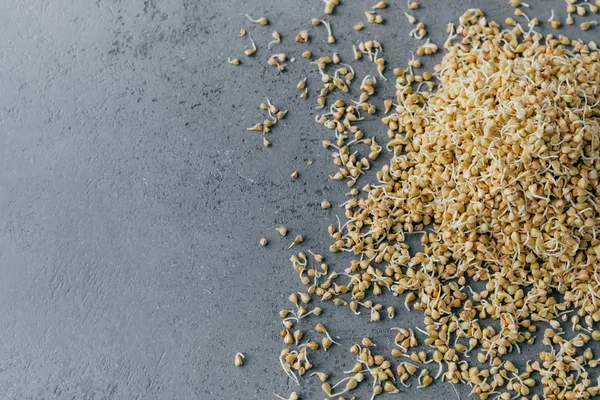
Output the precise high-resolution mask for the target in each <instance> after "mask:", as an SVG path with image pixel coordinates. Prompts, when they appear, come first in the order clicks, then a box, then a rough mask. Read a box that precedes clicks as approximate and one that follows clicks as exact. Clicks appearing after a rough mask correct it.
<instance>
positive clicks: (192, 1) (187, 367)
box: [0, 0, 599, 400]
mask: <svg viewBox="0 0 600 400" xmlns="http://www.w3.org/2000/svg"><path fill="white" fill-rule="evenodd" d="M419 2H420V3H421V9H420V10H418V11H417V12H415V13H414V14H415V15H417V16H418V17H419V18H420V19H421V20H423V21H424V22H425V24H426V25H427V27H428V31H429V36H430V37H431V40H432V41H433V42H435V43H437V44H438V45H440V47H441V45H442V44H443V42H444V40H445V38H446V36H447V34H446V25H447V23H448V22H451V21H454V20H455V19H457V18H458V17H459V16H460V14H462V12H464V11H465V10H467V9H469V8H475V7H480V8H482V9H484V11H485V12H486V15H487V16H488V18H489V19H496V20H498V21H503V20H504V18H505V17H507V16H510V15H512V11H513V10H512V9H511V8H510V7H509V6H508V4H507V2H506V1H501V0H498V1H492V0H457V1H442V0H437V1H434V0H422V1H419ZM375 3H376V1H371V2H368V1H366V2H363V1H351V0H346V1H343V2H342V3H341V5H340V6H339V7H338V8H336V11H335V14H334V15H332V16H329V17H327V19H328V20H329V21H330V22H331V24H332V28H333V33H334V35H335V36H336V38H337V43H336V44H335V45H329V44H328V43H327V35H326V31H325V29H324V27H322V26H320V27H316V28H315V27H312V26H311V25H310V18H311V17H323V16H324V14H323V2H322V1H321V0H310V1H293V0H278V1H275V0H264V1H252V2H250V1H242V0H231V1H208V0H173V1H166V0H95V1H74V0H70V1H67V0H63V1H51V0H4V1H3V2H2V3H1V4H0V33H1V37H2V40H1V42H0V337H1V338H2V340H0V393H2V395H0V397H2V398H6V399H90V400H92V399H93V400H96V399H111V400H112V399H123V400H125V399H126V400H132V399H203V400H204V399H206V400H212V399H271V398H274V397H273V396H272V392H277V393H279V394H282V395H284V396H287V395H289V393H290V392H291V391H292V390H295V391H298V392H300V393H301V394H302V395H303V398H304V399H322V398H323V397H325V396H324V395H323V393H322V392H321V391H320V389H319V385H320V382H318V381H317V380H316V378H314V377H313V378H308V377H307V378H305V379H303V381H302V382H303V385H302V386H301V387H296V386H294V384H293V383H292V382H290V381H288V380H287V379H286V376H285V374H284V373H283V371H282V370H281V367H280V365H279V363H278V360H277V355H278V354H279V352H280V350H281V348H282V346H283V345H282V341H281V338H280V336H279V331H280V329H281V321H280V319H279V317H278V311H279V310H280V309H281V308H284V307H287V306H289V303H288V302H287V296H288V294H289V293H290V292H292V291H294V290H296V291H297V290H301V288H302V285H301V283H300V282H299V280H298V277H297V276H296V274H295V273H294V271H293V269H292V267H291V264H290V262H289V257H290V256H291V255H292V252H293V249H289V250H288V246H289V244H290V243H291V240H292V239H293V237H295V236H296V235H298V234H302V235H304V237H305V241H304V243H302V244H301V245H299V246H297V249H298V250H304V251H307V250H309V249H312V250H313V251H315V252H319V253H322V254H324V255H325V256H326V258H327V262H328V263H329V264H330V268H331V269H333V270H340V271H341V270H342V269H343V268H345V267H346V265H347V262H348V260H349V259H348V258H346V257H344V256H333V255H330V254H328V251H327V249H328V248H329V245H330V244H331V239H330V238H329V236H328V234H327V227H328V225H330V224H336V223H337V222H336V215H337V216H339V217H340V218H342V219H343V208H340V207H338V205H339V204H341V203H342V202H344V201H345V200H346V199H347V197H346V196H345V193H346V192H347V191H348V189H347V188H346V186H345V185H344V183H343V182H342V183H340V182H334V181H332V180H330V179H329V178H328V176H329V175H330V174H332V173H335V171H336V167H335V166H334V165H333V164H332V162H331V161H332V160H331V155H330V153H329V151H327V150H325V149H324V148H322V147H321V141H322V140H323V139H331V133H330V132H328V131H327V130H325V129H324V128H323V127H322V126H320V125H318V124H316V123H315V121H314V117H315V115H316V113H317V112H318V111H317V110H315V101H316V97H317V96H316V92H317V90H318V88H319V86H320V81H319V78H320V75H319V73H318V70H317V69H316V67H315V66H314V65H310V64H309V62H308V61H307V60H305V59H302V58H301V57H300V54H301V52H302V51H303V50H305V49H309V50H311V51H312V52H313V53H314V54H315V55H326V54H329V55H331V54H332V53H333V51H339V53H340V56H341V58H342V60H343V61H347V62H351V63H352V65H355V68H356V70H357V77H358V78H359V79H362V78H363V77H364V75H365V74H366V73H373V72H374V68H373V65H372V64H369V63H368V62H365V61H362V62H356V63H355V62H354V61H353V59H352V44H353V43H354V44H356V43H358V42H359V41H361V40H366V39H377V40H379V41H380V42H381V43H382V45H383V48H384V57H385V59H386V61H387V63H388V65H389V67H388V72H387V73H386V74H387V76H388V77H389V78H390V82H387V83H381V81H380V84H378V89H377V90H378V98H379V99H383V98H384V97H391V96H393V94H394V87H393V83H392V81H393V79H391V78H392V74H391V69H392V68H393V67H395V66H401V65H405V64H406V62H407V61H408V59H409V58H410V51H411V50H413V51H414V49H415V48H416V47H417V46H418V45H419V44H422V42H420V41H417V40H415V39H413V38H410V37H409V36H408V33H409V31H410V30H411V29H412V27H411V26H410V25H409V23H408V22H407V20H406V18H405V17H404V15H403V13H404V12H405V11H406V4H405V1H395V0H390V1H389V3H390V7H389V9H388V10H386V11H384V12H382V14H383V15H384V16H385V18H386V23H385V24H383V25H381V26H374V25H368V26H367V28H366V29H365V30H363V31H361V32H355V31H354V30H352V25H353V24H354V23H355V22H357V21H359V20H364V11H366V10H367V9H369V8H370V7H371V6H372V5H374V4H375ZM530 4H531V5H532V7H533V10H534V11H532V12H531V15H535V16H539V18H540V20H542V21H545V20H546V19H548V17H549V16H550V9H552V8H554V9H555V10H556V11H557V15H558V16H560V17H561V19H562V20H563V21H564V18H565V11H564V9H565V2H564V0H551V1H549V0H547V1H535V0H531V1H530ZM245 13H248V14H251V15H252V16H254V17H259V16H263V15H264V16H266V17H268V18H269V20H270V21H271V24H270V25H268V26H266V27H261V26H257V25H254V24H252V23H250V21H248V19H246V18H245V17H244V14H245ZM240 28H246V29H247V30H248V32H249V33H250V35H251V36H252V38H253V39H254V40H255V41H256V43H257V46H258V51H257V53H256V55H255V57H253V58H246V57H244V56H243V51H244V49H245V48H247V47H249V45H250V42H249V39H248V37H244V38H240V37H238V36H237V35H238V32H239V29H240ZM303 29H307V30H309V31H310V34H311V38H312V40H311V41H310V43H308V44H298V43H296V42H295V41H294V38H295V36H296V34H297V33H298V32H299V31H300V30H303ZM541 29H542V30H543V31H545V30H546V27H543V28H541ZM273 30H277V31H278V32H280V34H281V37H282V43H281V44H279V45H277V46H276V47H274V48H273V49H272V52H274V53H276V52H285V53H286V54H287V55H288V57H295V59H296V60H295V62H293V63H291V62H290V63H289V66H288V68H287V71H285V72H283V73H278V72H277V71H276V69H275V68H273V67H270V66H268V65H267V64H266V59H267V58H268V56H269V55H270V54H271V52H270V51H269V50H267V47H266V45H267V43H268V42H269V41H270V40H272V39H271V33H272V31H273ZM560 32H561V33H563V32H566V33H567V34H569V35H570V36H571V37H573V38H577V37H581V38H585V39H592V38H594V37H596V38H597V37H598V32H599V30H598V29H597V28H593V29H591V30H590V31H589V32H585V33H582V32H581V31H579V29H578V27H577V25H575V26H573V27H568V28H565V29H562V28H561V31H560ZM438 56H439V55H438ZM228 57H231V58H234V57H239V58H240V59H241V60H242V64H241V65H240V66H233V65H230V64H228V63H227V58H228ZM434 60H439V57H438V58H431V57H430V58H425V59H424V62H426V65H427V66H428V67H430V68H431V67H433V65H434V62H433V61H434ZM304 77H307V78H308V88H309V98H308V100H307V101H304V100H301V99H300V98H299V94H300V91H298V90H297V89H296V83H297V82H298V81H299V80H300V79H302V78H304ZM355 93H356V89H355ZM265 97H269V98H270V99H271V100H272V101H274V102H275V103H276V104H278V105H279V106H280V107H281V108H285V109H289V113H288V115H287V117H286V118H285V119H284V120H282V121H281V122H280V123H279V124H278V126H276V127H275V128H274V129H273V132H272V133H270V134H269V140H270V141H271V142H272V146H271V147H270V148H266V147H264V146H263V144H262V137H261V134H259V133H256V132H249V131H246V129H245V128H246V127H250V126H252V125H254V124H255V123H257V122H259V121H261V120H262V119H264V116H263V115H262V114H261V112H260V110H258V105H259V104H260V103H261V102H262V101H264V98H265ZM379 117H380V115H379V116H373V117H372V118H370V119H368V120H367V121H365V122H364V125H363V128H364V130H365V131H366V132H368V134H370V135H375V136H376V137H377V138H378V139H380V140H379V142H380V143H385V137H386V135H385V133H386V132H385V127H384V126H383V125H382V124H381V122H380V121H379V119H380V118H379ZM389 157H390V155H389V153H386V152H384V155H383V156H382V157H381V158H380V159H379V160H378V161H377V162H376V163H374V167H373V168H372V170H371V171H370V173H369V174H368V175H367V176H365V177H363V178H361V179H360V181H359V185H358V186H359V187H361V186H362V185H364V184H366V183H369V182H373V181H374V179H375V178H374V172H375V170H376V169H377V168H379V167H381V166H382V165H383V163H385V162H386V160H389ZM308 160H312V165H310V166H309V165H308V164H307V161H308ZM295 170H297V171H298V172H299V177H298V179H296V180H292V179H291V178H290V174H291V173H292V171H295ZM324 199H327V200H329V201H330V202H331V203H332V204H333V207H332V208H331V209H329V210H323V209H321V207H320V204H321V201H322V200H324ZM281 225H285V226H286V227H288V229H289V230H290V233H289V234H288V236H287V237H285V238H282V237H281V236H279V234H278V233H277V232H276V231H275V228H277V227H279V226H281ZM261 237H266V238H267V239H268V240H269V243H268V245H267V246H266V247H262V246H259V239H260V238H261ZM383 303H384V304H385V305H386V306H387V305H395V306H396V310H397V316H396V319H395V320H394V321H393V322H391V323H390V322H386V323H382V324H373V323H369V322H368V316H367V315H361V316H358V317H355V316H354V315H352V313H351V312H350V310H348V309H347V308H343V309H342V308H334V307H333V305H331V304H327V305H324V306H323V308H324V310H325V311H324V312H323V315H322V317H321V318H320V319H318V320H317V319H307V321H303V325H302V329H303V330H305V331H306V337H307V338H309V337H313V338H316V339H318V338H320V336H318V335H317V334H315V333H314V330H313V328H314V324H315V323H316V322H317V321H320V322H323V323H324V324H325V325H326V326H327V327H328V329H329V331H330V332H331V334H332V335H333V336H334V337H339V339H340V342H341V343H342V344H343V346H334V347H332V348H331V349H330V351H328V352H327V353H323V352H322V351H319V352H317V354H315V355H314V357H313V359H314V360H313V363H314V364H315V370H325V371H327V372H330V373H331V374H332V376H333V377H335V378H336V380H337V379H339V378H341V377H342V376H343V374H342V373H341V371H343V370H345V369H349V368H351V366H352V364H353V357H352V356H351V354H350V353H349V352H348V348H349V346H350V344H351V343H353V342H355V341H357V340H359V338H360V337H362V336H369V337H371V338H372V339H373V340H375V341H377V342H378V343H381V347H382V348H383V349H388V350H389V348H390V347H389V345H390V343H391V340H392V339H393V334H392V333H390V330H389V328H390V327H391V326H406V327H413V326H415V325H418V324H422V318H423V316H422V314H421V313H419V312H416V311H412V312H410V313H409V312H407V311H406V310H405V309H404V307H403V306H402V303H403V300H402V299H400V298H393V297H391V296H386V297H385V300H384V301H383ZM421 326H422V325H421ZM540 349H541V346H535V347H534V349H527V350H524V352H523V354H521V355H519V356H517V359H520V360H527V359H528V357H535V356H537V354H538V352H539V350H540ZM238 351H239V352H243V353H244V354H245V355H246V362H245V365H244V367H242V368H235V367H234V365H233V358H234V355H235V353H236V352H238ZM387 354H389V351H388V353H387ZM364 386H365V385H363V389H362V390H360V391H358V392H357V393H360V394H361V395H362V396H366V398H369V397H368V396H369V395H368V391H367V390H365V388H364ZM367 386H370V384H369V385H367ZM413 386H416V385H413ZM457 389H458V390H459V394H460V397H461V398H466V397H467V395H468V393H469V389H468V388H467V387H461V386H458V387H457ZM398 396H400V397H398ZM408 396H410V397H411V398H414V399H439V398H456V394H455V392H454V390H453V388H452V387H451V386H450V385H449V384H447V383H442V382H439V381H438V382H437V383H435V384H434V385H432V386H431V387H429V388H427V389H425V390H416V389H411V390H407V389H402V393H401V394H400V395H390V396H388V398H407V397H408Z"/></svg>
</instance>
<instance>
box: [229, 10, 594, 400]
mask: <svg viewBox="0 0 600 400" xmlns="http://www.w3.org/2000/svg"><path fill="white" fill-rule="evenodd" d="M423 1H425V0H423ZM509 4H510V6H512V7H513V8H514V17H511V18H507V19H506V20H505V21H504V22H503V23H502V24H500V23H497V22H494V21H492V20H488V19H487V18H486V16H485V14H484V12H483V11H482V10H479V9H471V10H467V11H466V12H465V13H464V14H463V15H462V16H460V17H459V18H458V20H457V21H455V22H454V23H451V24H449V25H448V27H447V40H446V41H445V43H438V44H435V43H432V42H431V40H430V39H429V38H428V33H427V27H426V24H425V23H424V22H422V21H420V20H419V18H418V11H419V6H420V5H419V0H417V1H409V2H408V4H407V5H404V4H396V3H394V4H393V6H394V7H404V8H406V10H405V11H406V12H405V13H404V15H405V16H406V19H407V20H406V21H402V22H403V23H408V24H412V25H413V26H414V29H413V30H412V31H411V32H410V36H412V37H414V38H415V39H416V40H419V41H421V42H420V45H419V46H418V47H417V48H416V49H415V51H414V55H413V57H412V58H411V59H410V61H409V62H408V65H406V67H404V68H400V67H398V68H393V70H391V71H390V70H388V71H386V66H387V64H386V61H385V59H384V48H383V46H382V44H381V43H380V42H379V41H377V40H372V39H370V40H365V41H363V42H360V43H356V44H355V45H354V46H353V49H352V52H353V54H354V60H359V59H363V60H368V62H372V63H373V74H372V75H366V76H364V77H362V78H358V77H357V76H356V75H355V71H354V69H353V67H352V65H351V63H350V62H349V61H347V62H344V61H343V60H341V59H340V55H339V54H338V53H337V52H334V53H332V54H326V55H321V56H319V57H315V56H313V54H312V53H311V52H310V51H309V50H306V51H304V52H303V53H301V57H304V58H307V59H310V62H311V64H312V65H314V67H315V68H316V69H317V70H318V71H319V72H320V76H321V82H307V80H306V79H302V80H300V82H299V83H298V85H297V90H298V93H299V96H300V97H301V98H302V99H307V98H308V93H309V91H308V88H309V83H310V85H311V88H310V89H311V93H315V95H316V96H317V97H316V105H315V107H316V108H317V109H319V110H321V111H319V112H320V114H319V115H318V116H317V118H316V122H317V123H319V124H321V125H322V126H323V127H324V128H326V129H327V130H328V132H329V133H327V132H326V134H327V136H326V137H327V139H326V140H323V147H324V148H325V149H328V150H330V151H331V153H332V155H333V162H334V164H335V165H336V168H337V170H336V171H335V172H334V173H333V174H332V175H331V179H334V180H336V181H344V182H345V183H346V184H347V186H348V187H350V188H351V189H350V193H349V195H350V196H351V197H350V200H348V201H347V202H346V203H344V204H343V206H344V207H345V220H344V221H341V222H340V223H339V224H338V225H337V226H333V225H332V226H330V227H329V234H330V235H331V238H332V240H331V244H330V248H329V250H330V252H333V253H336V252H348V253H350V254H352V256H353V261H352V262H351V263H350V265H349V266H348V268H346V269H345V270H343V271H332V270H330V269H329V266H328V264H326V263H324V257H323V256H322V255H320V254H317V253H313V252H309V253H308V254H306V253H304V252H299V253H296V254H294V255H293V256H292V257H291V262H292V264H293V267H294V270H295V272H296V273H297V275H298V276H299V277H300V281H301V282H302V284H304V285H305V288H304V289H303V291H301V292H296V293H292V294H291V295H290V296H289V302H290V303H289V304H290V306H289V307H288V308H286V309H283V310H281V312H280V317H281V319H282V323H283V329H282V331H281V336H282V339H283V342H284V348H283V350H282V351H281V353H280V354H279V361H280V364H281V367H282V369H283V372H284V373H285V374H286V375H287V376H288V377H289V378H290V379H291V380H292V381H293V382H294V383H298V384H300V382H301V381H304V382H303V385H314V384H315V383H317V382H318V385H320V386H321V390H322V392H323V396H322V397H323V398H326V399H332V400H333V399H350V398H352V396H353V390H354V389H355V388H358V387H360V386H368V387H369V390H370V391H371V393H372V395H371V399H372V398H374V397H377V396H378V395H380V394H383V393H386V392H387V393H394V392H397V391H399V389H402V388H403V387H412V388H423V387H427V386H429V385H431V384H432V383H433V382H435V381H439V380H441V381H445V382H449V383H451V384H453V385H459V384H460V385H468V386H469V387H470V393H471V395H474V396H476V397H479V398H481V399H488V398H489V399H493V398H498V399H504V400H508V399H516V398H522V399H541V398H546V399H580V398H581V399H588V398H593V397H595V396H597V395H599V394H600V380H598V379H597V378H596V375H597V372H593V370H594V369H595V368H596V367H597V366H598V364H599V363H600V358H599V357H600V354H594V352H593V351H592V349H591V348H590V347H589V346H588V342H589V341H592V340H593V341H598V340H600V323H599V322H600V196H599V194H600V189H599V179H598V178H599V177H598V176H599V174H600V52H599V50H598V47H597V45H596V43H594V42H592V41H590V42H584V41H581V40H571V39H569V38H567V37H565V36H563V35H560V34H558V31H557V32H555V33H554V34H548V35H546V36H543V35H541V34H540V33H538V32H537V31H536V27H537V26H538V25H539V24H541V23H543V24H545V25H546V28H548V29H549V30H555V29H560V26H561V24H579V27H580V29H581V30H583V31H587V30H590V29H596V28H595V25H596V24H597V22H596V20H594V16H595V14H596V13H597V12H598V9H599V8H600V0H596V1H595V3H594V2H593V1H583V0H567V1H566V10H564V11H566V12H564V11H563V10H560V11H561V12H560V14H561V15H562V21H561V17H560V16H559V15H558V14H559V13H558V12H557V13H555V12H554V10H552V12H551V13H550V10H545V11H548V14H550V16H549V18H548V19H546V18H544V21H543V22H541V21H540V20H539V19H538V18H536V17H534V11H533V7H530V6H529V5H528V4H525V3H522V2H521V1H520V0H511V1H509ZM338 5H340V4H339V1H337V0H328V1H326V2H325V6H324V7H325V9H324V13H325V15H326V16H325V17H321V18H313V19H312V20H311V24H312V28H311V27H310V26H308V27H307V29H308V30H303V31H300V32H298V34H297V36H296V37H295V40H296V41H297V42H299V43H307V46H308V44H309V42H310V40H311V37H310V35H311V34H317V33H318V34H322V32H319V30H320V29H324V32H325V34H326V35H327V42H328V43H330V44H334V43H335V42H336V39H335V36H334V30H333V29H332V24H331V22H330V21H328V20H327V19H333V18H334V17H333V16H331V14H332V12H333V11H334V9H335V8H336V7H337V6H338ZM390 6H392V5H388V4H387V3H386V2H385V1H380V2H378V3H376V4H374V5H372V7H369V8H368V10H367V11H366V12H365V17H364V22H358V23H356V24H355V25H354V29H355V30H357V31H358V30H361V29H363V28H364V27H365V24H378V23H381V22H383V21H384V15H385V10H386V8H388V7H390ZM565 16H566V18H565ZM546 17H548V16H546ZM248 18H249V19H250V20H251V21H253V22H254V23H256V24H259V25H263V26H265V27H264V29H266V28H267V27H268V25H269V21H268V19H267V18H266V17H259V18H256V19H254V18H252V17H250V16H248ZM321 27H322V28H321ZM309 31H310V32H309ZM246 35H247V32H246V31H245V30H243V29H242V30H241V31H240V36H246ZM272 37H273V41H272V42H270V43H269V44H268V47H269V48H271V47H273V48H276V47H275V46H278V45H279V44H280V43H281V36H280V34H279V33H278V32H273V34H272ZM249 41H250V44H251V47H249V48H248V49H247V50H246V52H245V53H244V54H245V56H246V57H254V56H255V53H256V49H257V47H256V44H255V42H254V41H253V40H252V39H251V38H249ZM438 51H443V58H442V60H441V62H440V63H439V64H438V65H437V66H436V67H435V68H434V70H433V71H432V72H418V70H419V69H420V68H421V61H420V59H419V58H423V57H427V56H430V55H432V54H435V53H437V52H438ZM229 62H230V63H232V64H234V65H240V64H243V63H242V61H240V59H238V58H235V59H229ZM266 62H267V64H268V65H269V66H272V67H273V68H275V69H276V70H277V71H285V70H286V69H288V68H291V65H290V64H289V58H288V56H287V55H286V54H285V53H283V52H276V53H274V54H272V55H270V56H269V57H268V59H267V60H266ZM392 74H393V77H394V80H393V81H392ZM386 76H387V79H386ZM388 79H389V80H388ZM391 84H394V85H395V88H396V96H395V99H385V100H384V99H377V97H376V88H377V85H391ZM315 87H319V90H315V89H314V88H315ZM347 93H352V94H353V96H354V98H355V101H351V102H347V101H344V100H342V99H341V98H340V97H342V95H343V94H347ZM259 108H260V110H262V112H263V117H264V118H265V119H264V120H262V121H258V122H257V123H256V124H255V125H254V126H252V127H248V129H249V130H252V131H258V132H259V133H262V134H263V139H264V144H265V145H266V146H270V145H271V142H270V141H269V140H268V139H267V138H266V136H267V134H268V133H269V132H270V131H271V130H272V129H273V128H274V127H275V126H276V124H277V122H278V121H279V120H281V119H282V118H284V117H285V115H286V113H287V111H284V110H281V109H280V108H279V107H278V106H276V105H275V104H274V103H273V102H272V101H271V100H269V99H267V100H266V101H265V103H263V104H261V105H260V107H259ZM375 113H379V115H380V116H381V122H382V123H383V124H384V125H385V129H386V130H387V137H388V140H387V143H377V141H376V140H375V138H374V137H369V136H367V134H366V133H365V132H363V130H361V128H360V121H361V120H363V119H364V118H365V116H369V115H373V114H375ZM263 117H261V119H262V118H263ZM252 134H254V133H252ZM382 151H388V152H390V153H391V161H390V162H389V163H388V164H386V165H384V166H383V168H381V169H380V170H379V171H377V174H376V178H377V181H376V182H372V183H369V184H366V185H365V186H363V187H362V189H361V190H358V188H356V187H354V186H355V184H356V183H357V181H358V180H359V178H360V177H361V175H363V174H364V172H365V171H366V170H368V169H369V168H370V167H371V163H372V161H373V160H375V159H377V158H378V157H379V155H380V153H381V152H382ZM361 153H362V154H364V156H361V155H359V154H361ZM322 206H323V207H324V208H329V207H330V203H329V202H327V201H324V202H323V204H322ZM277 231H278V232H279V233H280V234H281V235H282V236H285V235H287V228H285V227H280V228H277ZM416 234H418V235H420V237H421V244H422V246H423V250H422V251H419V252H409V246H408V245H407V244H406V243H405V238H406V237H407V236H408V235H416ZM302 240H303V238H302V236H297V237H296V239H294V241H293V242H292V246H293V245H294V244H298V243H300V242H302ZM261 244H263V245H264V244H266V240H265V241H264V243H262V242H261ZM292 246H290V247H292ZM387 292H390V293H391V294H393V295H394V296H397V297H395V298H392V301H389V300H388V303H389V304H388V305H387V306H386V305H383V304H381V303H380V302H379V301H378V299H382V295H383V294H384V293H387ZM386 298H387V299H389V297H386ZM393 300H395V301H393ZM317 301H319V302H321V301H326V302H332V303H334V304H335V305H337V306H340V307H339V308H335V309H336V310H338V309H340V308H343V307H348V308H349V309H350V310H351V311H352V312H353V313H355V314H359V313H360V314H362V315H363V316H364V315H365V314H367V315H368V316H370V320H371V321H375V322H377V321H380V320H382V319H392V318H394V316H395V314H396V312H397V308H401V307H405V308H406V309H407V310H409V311H411V312H415V311H416V312H420V313H421V314H422V315H423V324H424V328H420V327H410V326H399V327H397V328H394V329H393V330H392V332H391V333H390V339H389V340H390V341H393V344H394V348H393V350H392V351H391V353H390V354H381V353H380V352H378V350H377V349H378V348H377V346H376V343H374V342H373V341H372V340H371V339H369V338H368V337H363V338H356V342H355V343H354V344H353V345H352V346H351V347H350V348H349V349H348V350H349V351H350V352H351V353H352V355H353V357H354V358H355V360H356V361H355V365H354V366H353V367H352V368H351V369H350V370H348V371H345V372H344V374H345V377H344V378H343V379H341V380H339V379H338V380H331V379H330V378H329V375H328V373H327V371H326V370H325V369H324V368H325V366H317V365H313V364H312V363H311V361H310V360H311V353H313V352H316V351H323V350H325V351H327V350H328V348H330V347H331V346H336V345H338V343H337V342H336V341H335V340H334V337H332V335H330V333H329V331H328V329H327V328H326V327H325V325H324V324H323V323H321V322H317V321H315V319H317V318H318V316H319V315H320V314H321V312H322V309H321V308H320V307H318V306H315V305H314V304H315V303H316V302H317ZM398 306H400V307H398ZM307 318H308V319H307ZM303 319H307V321H310V320H313V322H311V324H312V325H314V331H315V332H316V333H317V334H318V335H320V336H319V340H318V341H316V340H308V341H307V340H303V338H304V333H303V331H302V330H301V329H300V328H299V325H300V321H301V320H303ZM303 324H306V321H303ZM304 326H306V325H304ZM534 341H538V342H539V341H541V342H542V343H543V344H544V345H545V349H544V351H542V352H540V353H539V354H538V355H537V357H536V358H535V359H531V360H529V361H527V362H526V363H523V364H524V365H523V366H522V367H519V368H517V367H516V366H515V364H514V363H513V362H511V360H509V358H510V354H511V353H515V352H517V353H518V352H521V350H522V349H523V348H525V347H527V346H530V345H531V344H533V343H534ZM242 357H243V355H241V354H237V355H236V360H235V364H236V365H238V366H241V365H242V364H243V360H242ZM276 397H278V398H281V399H298V398H300V397H301V394H299V393H296V392H293V393H291V394H290V395H289V396H282V395H276Z"/></svg>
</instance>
